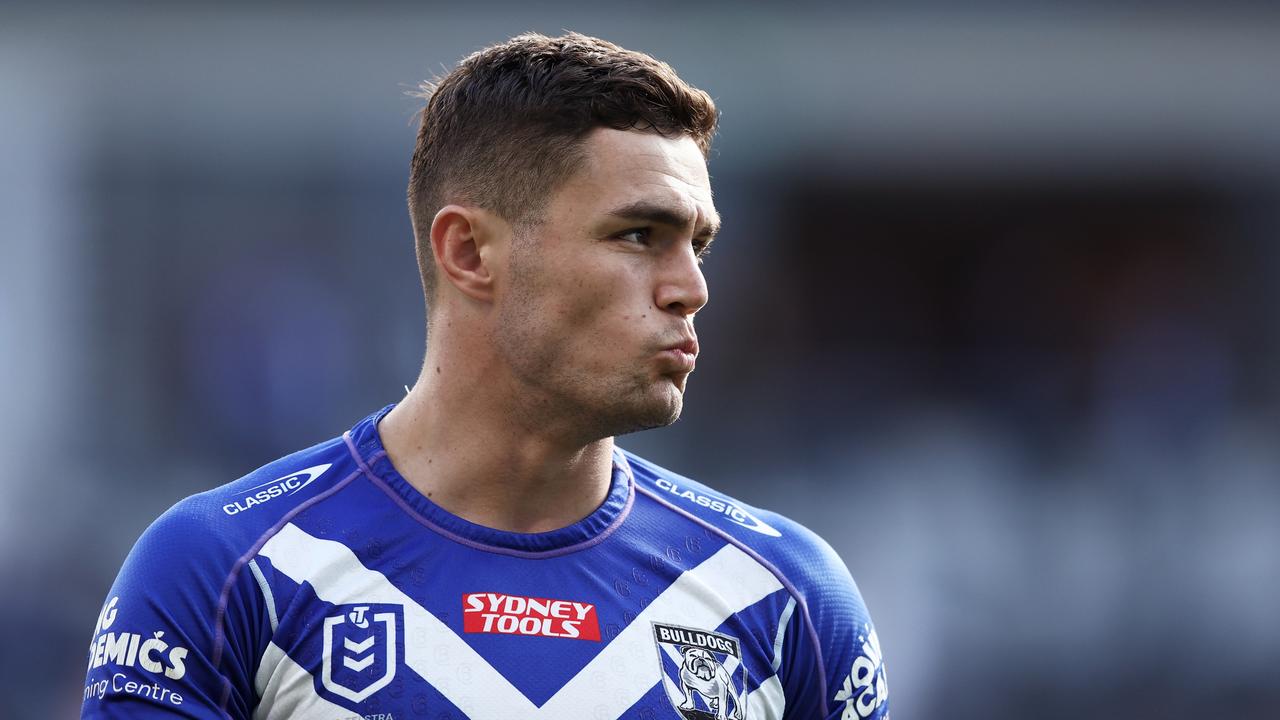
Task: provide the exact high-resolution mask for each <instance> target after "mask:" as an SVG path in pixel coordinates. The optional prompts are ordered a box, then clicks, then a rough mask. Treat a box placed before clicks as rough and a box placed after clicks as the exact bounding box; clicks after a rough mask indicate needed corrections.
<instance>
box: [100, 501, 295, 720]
mask: <svg viewBox="0 0 1280 720" xmlns="http://www.w3.org/2000/svg"><path fill="white" fill-rule="evenodd" d="M220 515H221V513H220V511H219V509H218V506H217V504H216V503H215V502H212V501H210V500H206V499H203V498H202V497H201V496H196V497H194V498H188V499H187V500H184V501H183V502H181V503H178V504H177V505H175V506H174V507H173V508H171V509H170V510H169V511H168V512H166V513H165V514H164V515H162V516H161V517H160V519H158V520H156V522H155V523H153V524H152V525H151V527H150V528H148V529H147V531H146V532H145V533H143V535H142V537H141V538H140V539H139V540H138V542H137V544H136V545H134V548H133V550H132V551H131V552H130V553H129V556H128V558H127V559H126V560H125V562H124V566H123V567H122V568H121V570H120V574H119V575H118V576H117V578H116V581H115V584H114V585H113V586H112V588H111V591H110V593H108V595H107V601H106V603H105V604H104V606H103V608H102V612H101V613H100V614H99V617H98V622H97V625H96V626H95V627H94V635H93V641H92V642H91V643H90V645H89V656H88V674H87V677H86V679H85V686H84V688H85V689H84V704H83V705H82V707H81V718H82V719H89V718H92V719H93V720H106V719H107V718H200V719H201V720H204V719H206V718H219V719H221V718H232V719H233V720H239V719H241V718H245V719H247V718H249V717H250V716H251V715H252V713H253V707H254V704H255V702H256V697H255V692H254V689H253V680H254V673H255V672H256V666H257V664H258V660H259V658H260V657H261V653H262V650H263V648H265V646H266V643H267V642H268V640H269V638H270V626H269V620H266V619H265V618H266V617H267V613H266V610H265V606H264V602H263V600H262V595H261V592H260V591H259V590H258V588H257V586H256V581H255V579H254V578H253V576H252V573H251V572H250V569H249V568H248V567H242V566H241V563H240V559H241V558H240V553H239V552H238V548H236V547H235V545H236V543H234V542H229V541H228V539H227V535H228V534H229V533H228V530H229V529H230V528H228V527H227V526H226V522H225V520H224V519H223V518H221V517H219V516H220ZM241 552H242V550H241Z"/></svg>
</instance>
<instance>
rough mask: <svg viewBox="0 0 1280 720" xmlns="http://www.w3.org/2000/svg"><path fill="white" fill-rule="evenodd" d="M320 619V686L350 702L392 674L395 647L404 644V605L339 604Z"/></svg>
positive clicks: (379, 686)
mask: <svg viewBox="0 0 1280 720" xmlns="http://www.w3.org/2000/svg"><path fill="white" fill-rule="evenodd" d="M337 610H338V611H339V614H337V615H331V616H329V617H327V618H325V619H324V656H323V658H322V660H321V666H320V682H321V683H322V684H323V685H324V689H325V690H328V691H329V692H330V693H333V694H334V695H337V696H338V697H340V698H343V699H344V700H348V701H350V702H353V703H358V702H363V701H364V700H365V698H368V697H369V696H370V695H372V694H374V693H376V692H378V691H379V690H381V689H382V688H384V687H386V686H387V685H388V684H390V683H391V680H392V679H393V678H394V677H395V676H396V665H397V663H398V661H397V650H398V649H400V648H403V647H404V608H403V607H401V606H399V605H373V604H370V605H339V606H337Z"/></svg>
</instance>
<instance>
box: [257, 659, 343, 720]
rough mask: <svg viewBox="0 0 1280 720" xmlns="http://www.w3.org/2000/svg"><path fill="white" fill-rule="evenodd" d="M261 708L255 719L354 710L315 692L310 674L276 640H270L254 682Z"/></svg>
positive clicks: (274, 719) (278, 719)
mask: <svg viewBox="0 0 1280 720" xmlns="http://www.w3.org/2000/svg"><path fill="white" fill-rule="evenodd" d="M254 687H255V689H256V690H257V691H258V698H259V702H258V709H257V710H255V711H254V713H253V720H289V719H290V718H341V717H350V716H351V714H352V713H351V711H350V710H348V709H346V708H344V707H342V706H341V705H337V704H334V703H331V702H329V701H328V700H325V699H324V698H322V697H320V696H319V695H317V694H316V686H315V681H314V680H313V679H312V678H311V674H310V673H308V672H307V671H306V669H304V668H303V667H302V666H301V665H299V664H297V663H295V662H294V661H293V658H291V657H289V656H288V655H286V654H285V652H284V650H282V649H281V648H280V646H279V645H276V644H275V643H267V649H266V650H265V651H263V653H262V661H261V662H260V663H259V664H258V676H257V678H256V680H255V682H254Z"/></svg>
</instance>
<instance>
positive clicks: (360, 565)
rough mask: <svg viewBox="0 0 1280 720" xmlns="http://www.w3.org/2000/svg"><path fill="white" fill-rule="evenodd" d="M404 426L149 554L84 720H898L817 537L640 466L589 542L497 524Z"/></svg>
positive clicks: (869, 632) (851, 597)
mask: <svg viewBox="0 0 1280 720" xmlns="http://www.w3.org/2000/svg"><path fill="white" fill-rule="evenodd" d="M389 409H390V408H386V409H384V410H382V411H381V412H379V413H376V414H374V415H372V416H370V417H368V418H366V419H365V420H363V421H361V422H360V423H359V424H357V425H356V426H355V427H354V428H353V429H352V430H351V431H350V432H348V433H345V434H344V435H343V436H342V437H341V438H337V439H334V440H332V441H330V442H326V443H324V444H321V445H317V446H316V447H313V448H310V449H308V450H304V451H302V452H299V453H296V454H294V455H290V456H288V457H286V458H283V459H281V460H278V461H276V462H274V463H271V464H270V465H267V466H265V467H263V468H261V469H259V470H257V471H255V472H253V473H251V474H250V475H248V476H246V477H244V478H242V479H240V480H238V481H236V482H233V483H231V484H229V485H225V486H223V487H220V488H218V489H216V490H213V491H210V492H206V493H203V494H200V495H195V496H193V497H190V498H187V499H186V500H183V501H182V502H179V503H178V504H177V505H175V506H174V507H173V508H172V509H170V510H169V511H168V512H166V513H165V514H164V515H163V516H161V517H160V518H159V519H158V520H157V521H156V522H155V523H154V524H153V525H152V526H151V527H150V528H149V529H148V530H147V531H146V532H145V533H144V534H143V536H142V538H141V539H140V540H139V541H138V543H137V545H136V546H135V547H134V548H133V551H132V552H131V553H130V554H129V557H128V559H127V560H125V563H124V567H123V569H122V570H121V571H120V575H119V577H118V578H117V579H116V582H115V585H114V586H113V587H112V588H111V591H110V593H109V594H108V596H107V601H106V604H105V605H104V606H103V609H102V612H101V614H100V616H99V618H98V623H97V627H96V628H95V629H94V636H93V641H92V643H91V644H90V646H89V657H88V676H87V679H86V681H85V686H84V706H83V711H82V717H83V718H152V717H155V718H171V717H189V718H234V719H236V720H240V719H247V718H260V719H268V718H269V719H272V720H276V719H283V718H306V719H307V720H352V719H356V720H358V719H361V718H363V719H366V720H367V719H369V718H376V719H379V720H418V719H419V718H421V719H423V720H447V719H453V718H472V719H482V720H524V719H530V720H532V719H542V720H577V719H579V718H584V719H590V720H614V719H615V718H626V719H628V720H632V719H638V720H661V719H664V718H672V719H678V718H684V719H685V720H704V719H705V720H711V719H714V720H728V719H730V718H732V719H734V720H768V719H777V718H804V719H805V720H809V719H811V718H845V719H854V718H888V716H889V706H888V703H887V702H886V699H887V696H888V693H887V688H886V685H885V676H884V666H883V663H882V662H881V655H880V647H879V641H878V640H877V638H876V633H875V630H874V629H873V627H872V625H871V620H870V618H869V617H868V615H867V611H866V608H865V606H864V605H863V601H862V598H861V596H860V595H859V593H858V589H857V587H856V586H855V585H854V583H853V580H852V578H851V577H850V576H849V572H848V571H847V570H846V569H845V567H844V565H843V564H842V563H841V561H840V559H839V558H838V557H837V556H836V554H835V553H834V552H833V551H832V550H831V548H830V547H829V546H828V545H827V544H826V543H824V542H823V541H822V540H820V539H819V538H817V537H816V536H815V535H813V534H812V533H811V532H809V531H808V530H806V529H805V528H803V527H801V526H799V525H797V524H795V523H793V522H791V521H789V520H787V519H785V518H783V517H781V516H778V515H775V514H772V513H768V512H764V511H761V510H757V509H755V508H751V507H748V506H746V505H744V504H742V503H739V502H737V501H735V500H733V499H731V498H728V497H726V496H724V495H722V494H720V493H717V492H715V491H713V490H711V489H708V488H707V487H704V486H702V485H700V484H698V483H696V482H693V481H691V480H689V479H687V478H684V477H681V476H679V475H676V474H674V473H671V472H669V471H667V470H664V469H662V468H659V467H657V466H655V465H653V464H651V463H648V462H646V461H644V460H641V459H639V458H637V457H635V456H632V455H630V454H628V453H625V452H623V451H621V450H619V451H616V452H615V454H614V470H613V481H612V485H611V489H610V491H609V494H608V497H607V499H606V500H605V502H604V504H603V505H601V506H600V507H599V508H598V509H597V510H596V511H595V512H593V513H592V514H591V515H590V516H588V517H586V518H584V519H583V520H581V521H580V522H578V523H575V524H574V525H571V526H569V527H566V528H562V529H560V530H556V531H554V532H547V533H537V534H520V533H509V532H501V531H498V530H494V529H491V528H486V527H482V526H479V525H475V524H473V523H470V522H468V521H466V520H464V519H462V518H460V517H458V516H456V515H452V514H450V513H448V512H446V511H445V510H444V509H442V508H441V507H439V506H438V505H436V504H435V503H433V502H432V501H431V500H429V499H428V498H427V497H425V496H424V495H422V494H421V493H419V492H418V491H417V490H415V489H414V488H413V487H412V486H411V485H410V484H409V483H408V482H407V481H406V480H405V479H404V478H403V477H401V476H400V474H399V473H398V472H397V471H396V469H395V468H394V467H393V466H392V464H391V462H390V460H389V459H388V458H387V453H386V450H384V449H383V447H382V441H381V439H380V438H379V436H378V432H377V423H378V420H379V419H380V418H381V417H382V416H383V415H384V414H385V413H386V412H387V410H389Z"/></svg>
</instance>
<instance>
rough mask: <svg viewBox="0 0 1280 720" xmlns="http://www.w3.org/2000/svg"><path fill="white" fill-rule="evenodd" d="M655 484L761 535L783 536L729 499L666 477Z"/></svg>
mask: <svg viewBox="0 0 1280 720" xmlns="http://www.w3.org/2000/svg"><path fill="white" fill-rule="evenodd" d="M654 484H655V485H657V486H658V487H659V488H661V489H663V490H665V491H667V492H669V493H671V494H672V495H675V496H676V497H679V498H682V499H684V500H688V501H689V502H691V503H693V504H694V505H697V506H699V507H704V508H707V509H708V510H710V511H712V512H716V513H720V514H721V515H724V516H725V517H727V518H729V519H730V520H732V521H734V522H735V523H737V524H739V525H741V526H742V527H744V528H746V529H748V530H754V531H756V532H758V533H760V534H761V535H768V536H769V537H782V533H780V532H778V531H777V530H774V529H773V528H772V527H770V526H769V524H768V523H766V522H765V521H763V520H761V519H760V518H758V517H756V516H755V515H752V514H751V513H749V512H747V510H746V509H745V508H741V507H738V506H737V505H735V504H733V503H731V502H729V501H727V500H720V499H718V498H713V497H711V496H710V495H703V494H702V493H700V492H695V491H693V490H688V489H685V488H682V487H680V486H679V485H676V484H675V483H673V482H671V481H670V480H667V479H666V478H658V479H657V480H655V481H654Z"/></svg>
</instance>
